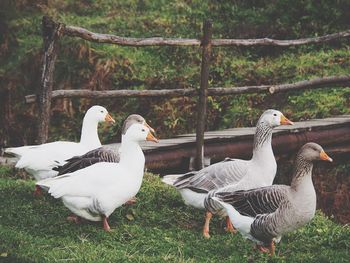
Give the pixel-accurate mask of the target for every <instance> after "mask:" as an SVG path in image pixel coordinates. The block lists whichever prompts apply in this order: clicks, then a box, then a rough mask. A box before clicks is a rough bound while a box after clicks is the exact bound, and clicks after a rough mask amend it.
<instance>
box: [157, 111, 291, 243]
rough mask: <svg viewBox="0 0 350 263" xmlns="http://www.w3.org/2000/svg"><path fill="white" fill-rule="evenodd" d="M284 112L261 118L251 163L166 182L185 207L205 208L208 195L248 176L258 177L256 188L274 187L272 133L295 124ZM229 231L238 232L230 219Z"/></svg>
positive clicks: (225, 164)
mask: <svg viewBox="0 0 350 263" xmlns="http://www.w3.org/2000/svg"><path fill="white" fill-rule="evenodd" d="M292 124H293V122H292V121H290V120H288V119H287V118H286V117H285V116H284V115H283V114H282V113H281V112H280V111H278V110H273V109H269V110H266V111H265V112H264V113H263V114H262V115H261V116H260V118H259V120H258V122H257V125H256V131H255V135H254V146H253V157H252V159H251V160H241V159H230V158H226V159H225V160H224V161H222V162H219V163H216V164H213V165H210V166H208V167H206V168H203V169H202V170H200V171H194V172H189V173H186V174H183V175H167V176H164V177H163V179H162V180H163V182H164V183H166V184H169V185H172V186H174V187H176V189H177V190H179V192H180V194H181V196H182V198H183V199H184V201H185V204H187V205H191V206H194V207H196V208H200V209H205V203H204V201H205V198H206V196H207V194H208V193H209V192H210V191H212V190H216V189H219V188H222V187H224V186H228V185H231V184H234V183H237V182H239V181H240V180H241V179H242V178H244V177H249V178H254V181H252V188H253V187H254V185H256V187H258V186H267V185H271V184H272V182H273V179H274V177H275V174H276V170H277V164H276V160H275V156H274V154H273V151H272V146H271V140H272V130H273V128H275V127H277V126H279V125H292ZM211 217H212V213H211V212H210V211H207V212H206V215H205V224H204V227H203V236H204V237H205V238H210V235H209V223H210V219H211ZM226 225H227V227H226V229H227V231H230V232H234V231H235V230H234V229H233V228H232V225H231V223H230V221H229V218H228V217H226Z"/></svg>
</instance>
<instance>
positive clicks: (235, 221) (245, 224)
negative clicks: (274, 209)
mask: <svg viewBox="0 0 350 263" xmlns="http://www.w3.org/2000/svg"><path fill="white" fill-rule="evenodd" d="M212 199H213V200H214V201H216V202H218V203H219V204H220V205H222V207H223V208H224V209H225V210H226V212H227V214H228V216H229V218H230V221H231V223H232V225H233V226H234V227H235V228H236V229H238V231H240V232H241V234H242V235H243V236H247V235H250V226H251V224H252V223H253V221H254V218H252V217H249V216H243V215H241V214H240V213H239V212H238V211H237V210H236V209H235V208H234V207H233V206H232V205H230V204H227V203H225V202H223V201H221V200H220V199H219V198H218V197H212Z"/></svg>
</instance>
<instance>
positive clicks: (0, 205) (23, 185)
mask: <svg viewBox="0 0 350 263" xmlns="http://www.w3.org/2000/svg"><path fill="white" fill-rule="evenodd" d="M33 188H34V182H33V181H31V180H25V179H22V176H21V175H19V174H17V173H15V172H14V171H13V170H12V169H8V168H3V167H0V192H1V200H0V209H1V217H0V221H1V226H0V261H2V262H165V261H167V262H347V260H348V259H349V258H350V252H349V250H350V229H349V227H348V226H340V225H337V224H336V223H334V222H332V221H331V220H329V219H327V218H326V217H325V216H324V215H322V214H321V213H320V212H318V213H317V215H316V217H315V218H314V219H313V220H312V222H311V223H309V224H308V225H306V226H305V227H303V228H301V229H300V230H298V231H295V232H293V233H290V234H288V235H286V236H284V237H283V238H282V241H281V243H280V244H279V245H278V246H277V250H276V256H274V257H272V258H270V257H269V256H267V255H263V254H260V253H258V252H257V251H256V250H254V249H253V243H252V242H250V241H246V240H243V238H242V237H241V236H240V235H239V234H237V235H231V234H227V233H225V232H224V230H223V221H222V220H219V219H214V220H213V222H212V224H211V234H212V238H211V239H210V240H205V239H204V238H203V237H202V236H201V227H202V223H203V212H202V211H199V210H195V209H192V208H189V207H187V206H185V205H184V203H183V202H182V200H181V198H180V195H179V194H178V193H177V192H176V191H175V190H174V189H172V188H170V187H168V186H165V185H163V183H162V182H161V181H160V180H159V177H158V176H156V175H152V174H149V173H147V174H146V175H145V179H144V183H143V185H142V188H141V191H140V193H139V194H138V195H137V197H138V202H137V203H136V204H135V205H134V206H128V207H122V208H118V209H117V210H116V211H115V212H114V213H113V214H112V216H111V217H110V220H109V222H110V225H111V227H112V228H113V232H112V233H106V232H104V231H103V230H102V227H101V224H100V223H84V224H82V225H74V224H71V223H68V222H67V221H66V219H65V218H66V217H67V216H68V215H69V211H68V210H67V209H66V208H65V207H64V206H63V205H62V203H61V202H60V201H59V200H54V199H53V198H51V197H49V196H43V197H39V198H36V197H33V195H32V191H33Z"/></svg>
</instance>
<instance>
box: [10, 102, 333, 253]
mask: <svg viewBox="0 0 350 263" xmlns="http://www.w3.org/2000/svg"><path fill="white" fill-rule="evenodd" d="M103 121H107V122H112V123H114V122H115V121H114V119H113V118H112V117H111V115H110V114H109V113H108V111H107V110H106V109H105V108H104V107H102V106H93V107H91V108H90V109H89V110H88V111H87V112H86V114H85V117H84V120H83V125H82V131H81V139H80V142H78V143H76V142H66V141H56V142H51V143H46V144H41V145H33V146H22V147H16V148H7V149H6V150H5V152H7V153H9V154H12V155H15V156H16V157H18V162H17V164H16V167H17V168H23V169H25V170H26V171H27V172H28V173H29V174H31V175H32V176H33V177H34V178H35V180H36V181H37V182H36V189H35V192H34V193H35V194H36V195H38V194H41V193H42V191H47V192H48V193H49V194H50V195H52V196H53V197H54V198H60V199H62V201H63V204H64V205H65V206H66V207H67V208H68V209H69V210H70V211H71V212H72V213H73V214H72V215H71V216H69V217H68V218H67V219H68V220H69V221H73V222H75V223H79V222H80V221H81V220H82V219H87V220H90V221H102V224H103V228H104V230H106V231H110V229H111V228H110V226H109V223H108V217H109V216H110V215H111V214H112V213H113V211H114V210H115V209H116V208H118V207H120V206H122V205H123V204H129V203H133V202H136V199H135V195H136V194H137V193H138V191H139V190H140V187H141V184H142V179H143V174H144V166H145V157H144V154H143V152H142V149H141V147H140V145H139V144H140V142H142V141H153V142H158V140H157V139H156V138H155V137H154V135H153V133H154V129H153V128H151V127H150V126H149V125H148V124H147V122H146V121H145V119H144V118H143V117H142V116H140V115H137V114H133V115H130V116H129V117H128V118H127V119H126V120H125V121H124V124H123V126H122V131H121V134H122V136H121V137H122V138H121V146H120V148H119V151H118V153H115V152H113V151H111V150H108V149H106V148H104V147H102V146H101V142H100V140H99V137H98V133H97V127H98V123H99V122H103ZM280 125H293V122H291V121H290V120H288V119H287V118H286V117H285V116H284V115H283V114H282V113H281V112H280V111H277V110H267V111H265V112H264V113H263V114H262V115H261V117H260V119H259V120H258V123H257V125H256V132H255V136H254V147H253V155H252V158H251V159H250V160H240V159H230V158H226V159H225V160H224V161H222V162H219V163H216V164H213V165H210V166H208V167H206V168H203V169H202V170H200V171H193V172H189V173H186V174H177V175H166V176H164V177H163V178H162V181H163V182H164V183H166V184H168V185H171V186H172V187H175V188H176V189H177V190H178V191H179V193H180V194H181V196H182V198H183V200H184V202H185V203H186V204H187V205H190V206H193V207H196V208H199V209H203V210H205V211H206V214H205V223H204V227H203V235H204V237H206V238H209V237H210V235H209V223H210V219H211V218H212V216H213V215H214V214H218V215H220V216H225V217H226V230H227V231H229V232H233V233H234V232H236V231H237V230H238V231H239V232H240V233H241V234H242V236H243V237H244V238H247V239H250V240H252V241H254V242H255V243H256V246H257V248H258V249H259V250H260V251H262V252H267V253H269V254H270V255H273V254H274V251H275V242H279V241H280V239H281V236H282V235H283V234H284V233H286V232H289V231H292V230H295V229H297V228H299V227H301V226H303V225H305V224H306V223H307V222H309V221H310V220H311V219H312V218H313V217H314V215H315V210H316V193H315V189H314V186H313V183H312V168H313V163H314V161H316V160H324V161H330V162H332V159H331V158H330V157H329V156H328V155H327V154H326V153H325V152H324V150H323V149H322V147H321V146H320V145H318V144H316V143H312V142H310V143H307V144H305V145H304V146H303V147H302V148H301V149H300V150H299V152H298V154H297V156H296V159H295V164H294V171H293V179H292V183H291V185H290V186H287V185H272V183H273V180H274V178H275V174H276V170H277V164H276V160H275V157H274V154H273V151H272V146H271V140H272V131H273V129H274V128H275V127H277V126H280Z"/></svg>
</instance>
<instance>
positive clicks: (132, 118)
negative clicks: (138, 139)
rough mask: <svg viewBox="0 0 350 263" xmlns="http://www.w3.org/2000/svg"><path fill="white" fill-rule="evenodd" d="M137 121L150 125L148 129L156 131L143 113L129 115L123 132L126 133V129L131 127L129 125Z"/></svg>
mask: <svg viewBox="0 0 350 263" xmlns="http://www.w3.org/2000/svg"><path fill="white" fill-rule="evenodd" d="M135 123H139V124H143V125H145V126H146V127H148V129H150V131H151V132H153V133H155V131H154V129H153V128H152V127H151V126H149V125H148V123H147V122H146V120H145V119H144V118H143V117H142V116H141V115H138V114H131V115H129V117H127V118H126V120H125V121H124V123H123V127H122V134H123V135H124V134H125V133H126V131H127V130H128V129H129V127H130V126H131V125H132V124H135Z"/></svg>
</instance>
